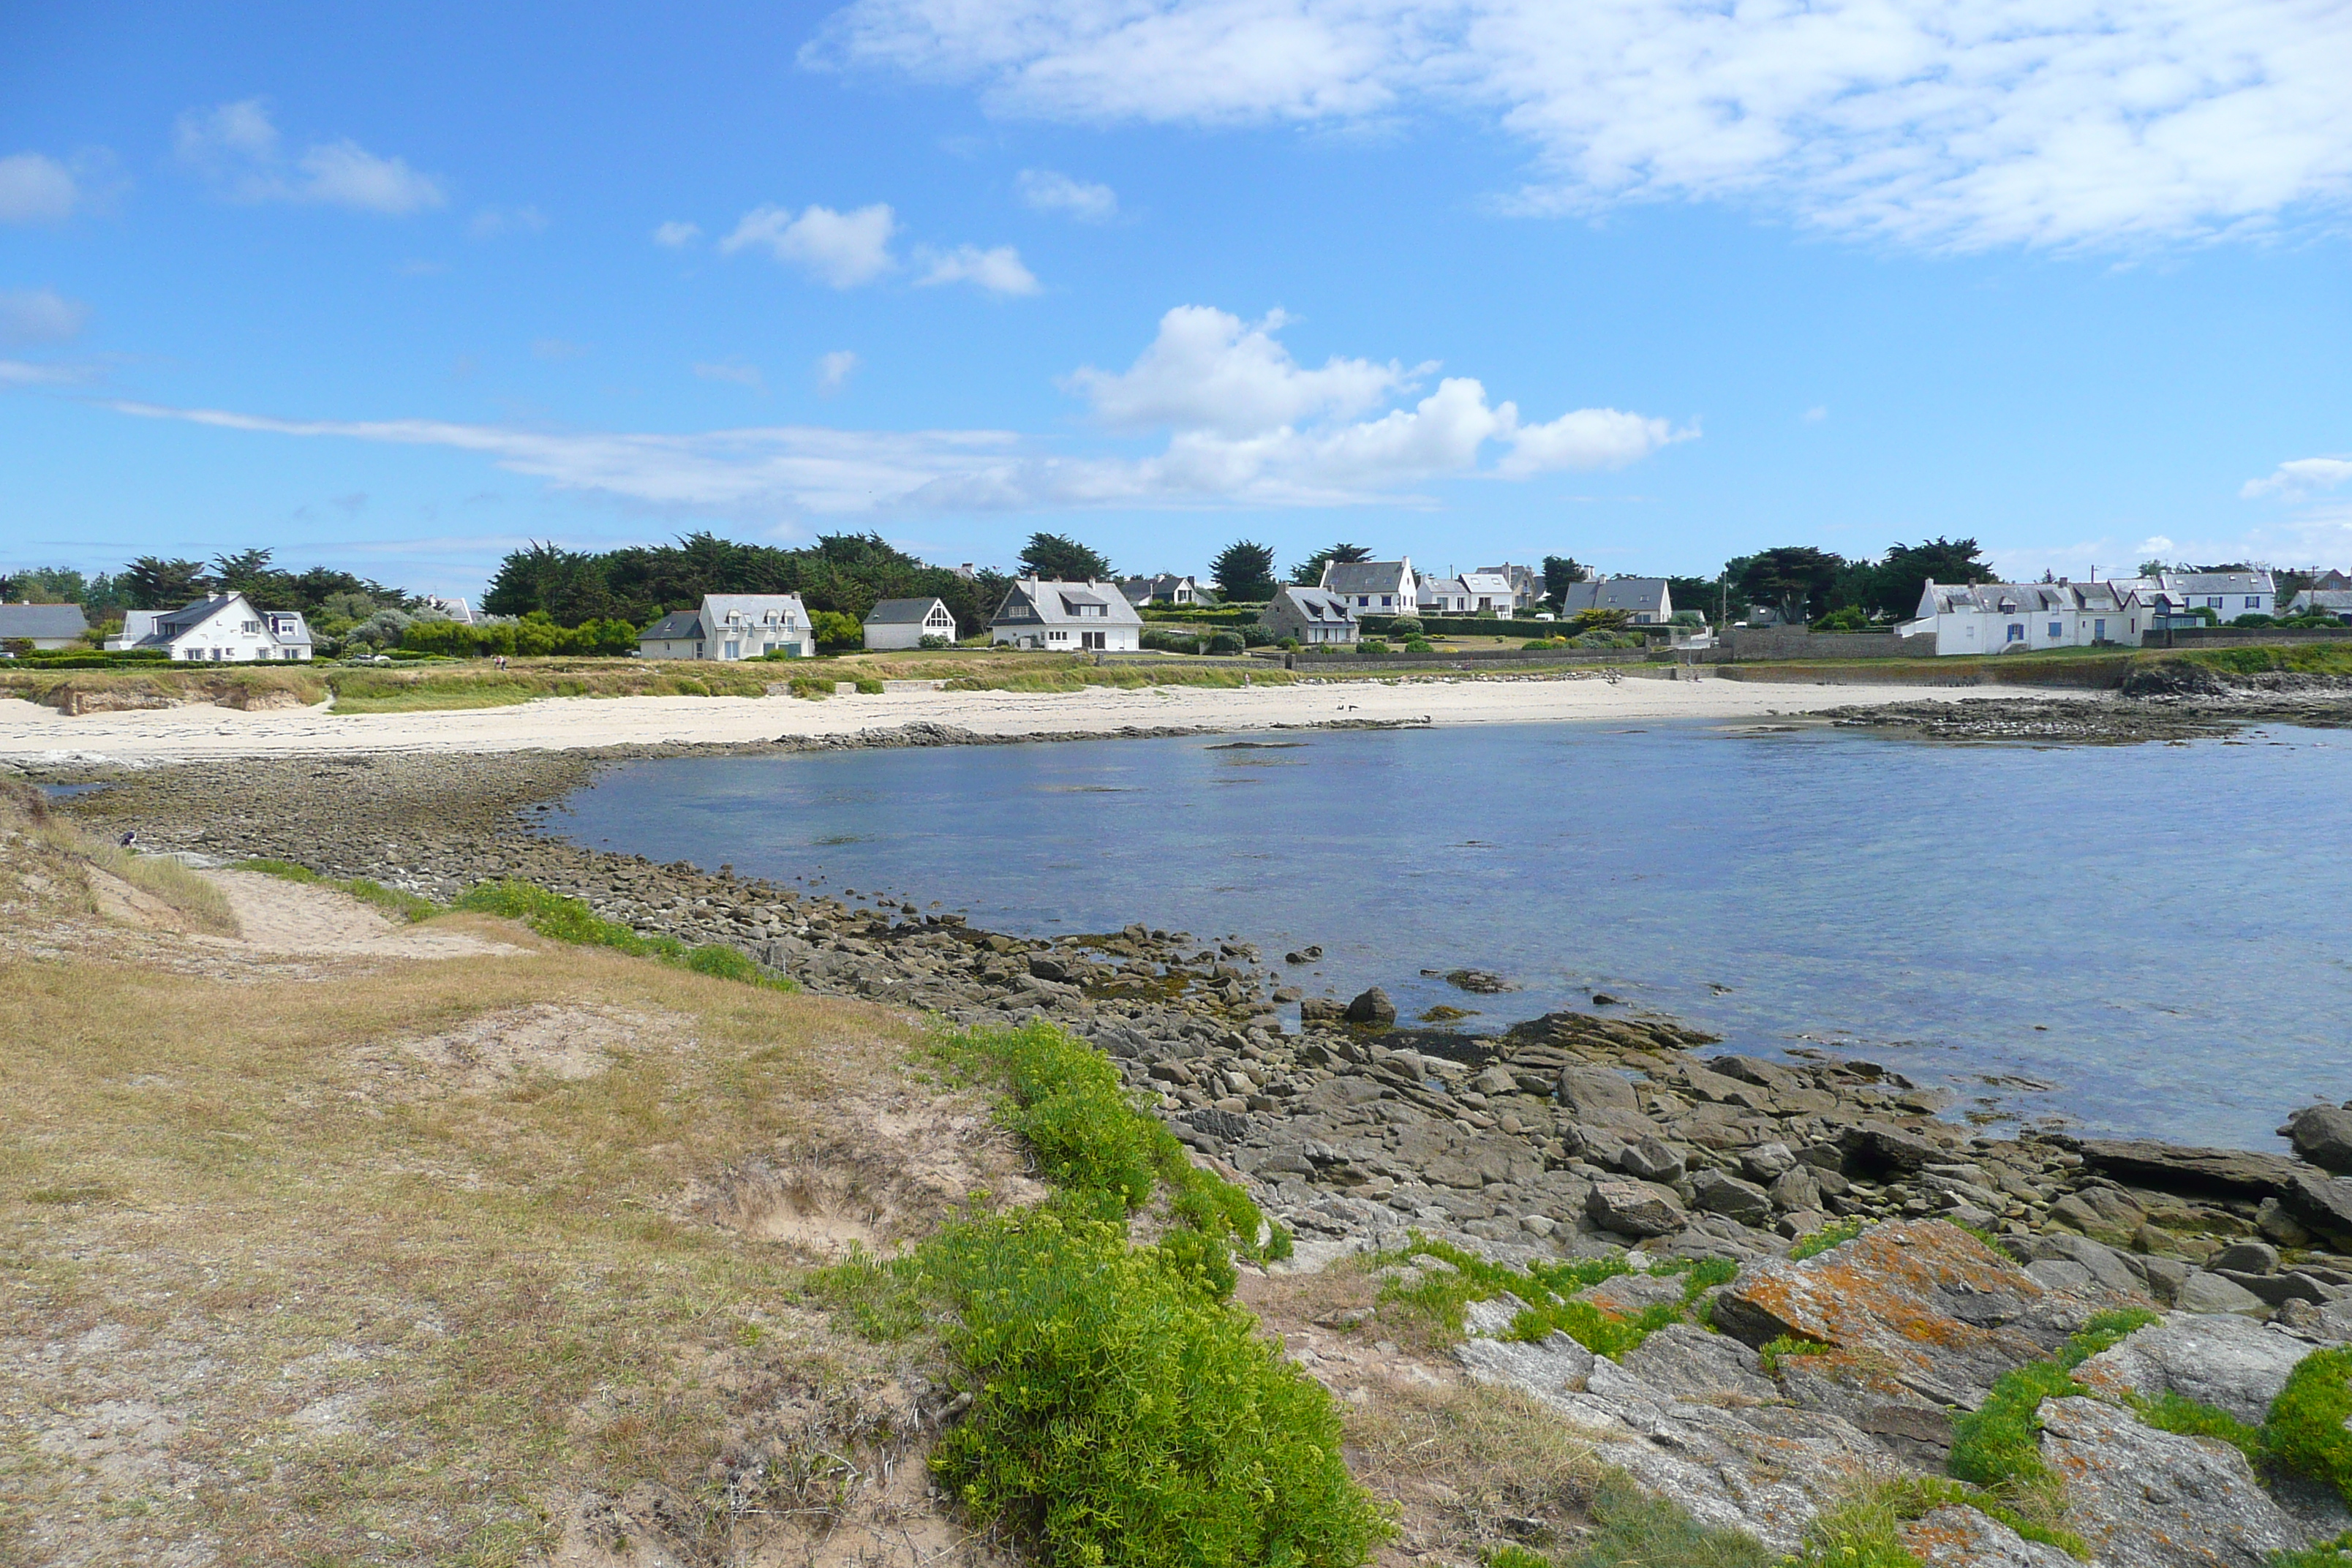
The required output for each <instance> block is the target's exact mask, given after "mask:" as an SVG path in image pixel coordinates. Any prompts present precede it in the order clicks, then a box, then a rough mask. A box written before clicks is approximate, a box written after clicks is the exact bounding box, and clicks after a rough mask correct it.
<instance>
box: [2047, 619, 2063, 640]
mask: <svg viewBox="0 0 2352 1568" xmlns="http://www.w3.org/2000/svg"><path fill="white" fill-rule="evenodd" d="M2065 635H2066V626H2065V623H2064V622H2063V621H2053V622H2051V623H2050V640H2051V641H2052V642H2056V641H2057V640H2058V639H2059V638H2061V637H2064V636H2065Z"/></svg>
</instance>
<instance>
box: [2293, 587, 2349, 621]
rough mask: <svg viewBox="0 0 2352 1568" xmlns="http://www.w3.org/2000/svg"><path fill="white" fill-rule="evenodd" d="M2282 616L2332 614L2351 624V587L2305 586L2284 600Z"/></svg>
mask: <svg viewBox="0 0 2352 1568" xmlns="http://www.w3.org/2000/svg"><path fill="white" fill-rule="evenodd" d="M2279 614H2281V615H2282V616H2335V617H2336V619H2337V620H2339V621H2342V622H2344V623H2345V624H2346V625H2347V626H2352V588H2305V590H2304V591H2303V592H2302V593H2300V594H2297V595H2295V596H2294V598H2292V599H2289V600H2288V601H2287V602H2286V608H2285V609H2284V610H2282V611H2280V612H2279Z"/></svg>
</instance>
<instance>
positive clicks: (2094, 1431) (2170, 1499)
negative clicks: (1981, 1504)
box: [2042, 1399, 2310, 1568]
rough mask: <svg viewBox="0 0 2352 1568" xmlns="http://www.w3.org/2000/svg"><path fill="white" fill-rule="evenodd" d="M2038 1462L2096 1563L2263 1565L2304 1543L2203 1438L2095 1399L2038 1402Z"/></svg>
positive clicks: (2243, 1471)
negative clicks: (2056, 1484) (2056, 1485)
mask: <svg viewBox="0 0 2352 1568" xmlns="http://www.w3.org/2000/svg"><path fill="white" fill-rule="evenodd" d="M2042 1462H2043V1463H2044V1464H2046V1465H2048V1466H2049V1467H2050V1468H2051V1470H2052V1471H2053V1472H2054V1473H2055V1474H2056V1475H2057V1476H2058V1478H2059V1479H2060V1480H2061V1481H2062V1482H2063V1484H2064V1486H2065V1489H2066V1521H2067V1524H2068V1526H2069V1527H2070V1528H2071V1529H2073V1530H2074V1531H2075V1533H2077V1534H2079V1535H2080V1536H2082V1537H2083V1539H2084V1542H2085V1543H2087V1544H2088V1545H2089V1547H2090V1548H2091V1556H2092V1560H2093V1561H2094V1562H2095V1563H2100V1564H2102V1565H2103V1568H2263V1564H2264V1563H2268V1562H2269V1561H2270V1558H2271V1555H2272V1553H2273V1552H2286V1551H2292V1550H2294V1549H2295V1548H2297V1547H2302V1546H2306V1545H2309V1544H2310V1542H2309V1540H2308V1538H2307V1537H2306V1535H2305V1531H2303V1529H2302V1528H2301V1527H2300V1526H2298V1525H2297V1524H2296V1523H2295V1522H2294V1520H2292V1519H2290V1518H2289V1517H2288V1516H2287V1514H2286V1512H2285V1510H2283V1509H2281V1508H2280V1507H2279V1506H2278V1504H2277V1503H2275V1502H2273V1501H2272V1500H2271V1499H2270V1497H2269V1495H2268V1494H2266V1493H2265V1492H2264V1491H2263V1489H2262V1487H2261V1486H2260V1485H2259V1484H2257V1483H2256V1481H2255V1479H2254V1472H2253V1470H2252V1468H2251V1467H2249V1466H2248V1465H2247V1463H2246V1457H2245V1456H2244V1455H2243V1454H2241V1453H2240V1452H2238V1450H2237V1449H2235V1448H2233V1447H2230V1445H2229V1444H2227V1443H2223V1442H2221V1441H2218V1440H2217V1439H2214V1438H2210V1437H2183V1436H2179V1435H2178V1434H2175V1433H2171V1432H2159V1431H2158V1430H2156V1429H2155V1428H2154V1427H2151V1426H2142V1425H2141V1424H2140V1423H2139V1422H2137V1421H2135V1420H2134V1419H2132V1417H2131V1416H2130V1415H2127V1414H2126V1413H2125V1412H2124V1411H2122V1410H2119V1409H2117V1408H2116V1407H2115V1406H2114V1405H2105V1404H2102V1403H2101V1402H2100V1401H2098V1400H2095V1399H2047V1400H2044V1401H2042Z"/></svg>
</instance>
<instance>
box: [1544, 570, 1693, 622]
mask: <svg viewBox="0 0 2352 1568" xmlns="http://www.w3.org/2000/svg"><path fill="white" fill-rule="evenodd" d="M1586 610H1622V611H1624V612H1625V613H1626V615H1627V616H1631V617H1632V619H1633V625H1635V626H1664V625H1665V624H1666V623H1667V622H1668V621H1671V620H1673V619H1674V618H1675V601H1674V595H1671V594H1669V593H1668V592H1667V591H1666V580H1665V579H1664V577H1595V578H1593V579H1591V581H1590V582H1584V583H1570V584H1569V585H1568V588H1567V591H1566V592H1565V593H1563V594H1561V595H1560V597H1559V613H1560V617H1561V618H1562V619H1563V620H1564V619H1566V618H1567V617H1569V616H1576V615H1581V614H1582V613H1583V612H1585V611H1586Z"/></svg>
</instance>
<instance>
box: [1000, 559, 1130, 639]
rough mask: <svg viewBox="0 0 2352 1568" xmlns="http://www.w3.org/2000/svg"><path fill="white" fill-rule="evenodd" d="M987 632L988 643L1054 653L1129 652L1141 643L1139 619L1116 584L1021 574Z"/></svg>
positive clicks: (1008, 592) (1008, 591) (1006, 594)
mask: <svg viewBox="0 0 2352 1568" xmlns="http://www.w3.org/2000/svg"><path fill="white" fill-rule="evenodd" d="M988 631H989V640H991V641H992V642H996V643H1002V644H1004V645H1006V646H1008V647H1032V648H1045V649H1048V650H1050V651H1052V652H1056V653H1080V652H1105V653H1133V652H1135V651H1137V650H1138V649H1139V648H1140V647H1142V646H1143V644H1142V632H1143V617H1142V616H1139V615H1137V614H1136V613H1135V606H1134V605H1130V604H1129V603H1128V602H1127V595H1125V594H1122V593H1120V592H1119V591H1118V584H1116V583H1096V582H1086V583H1064V582H1058V581H1055V580H1054V579H1051V578H1038V577H1023V578H1019V579H1017V580H1016V581H1015V582H1014V583H1013V586H1012V587H1011V588H1010V589H1009V590H1007V591H1006V593H1005V595H1004V602H1003V604H1001V605H997V607H996V616H995V617H994V618H993V619H992V620H991V621H990V622H989V623H988Z"/></svg>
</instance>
